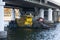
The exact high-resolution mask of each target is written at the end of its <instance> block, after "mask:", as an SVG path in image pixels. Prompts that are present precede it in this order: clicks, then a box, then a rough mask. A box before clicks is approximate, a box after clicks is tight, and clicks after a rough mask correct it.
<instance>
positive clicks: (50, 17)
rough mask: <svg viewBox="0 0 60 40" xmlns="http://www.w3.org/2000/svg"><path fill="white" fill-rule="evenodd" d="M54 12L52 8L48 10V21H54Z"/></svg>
mask: <svg viewBox="0 0 60 40" xmlns="http://www.w3.org/2000/svg"><path fill="white" fill-rule="evenodd" d="M52 13H53V10H52V9H51V8H49V9H48V21H51V22H52V21H53V15H52Z"/></svg>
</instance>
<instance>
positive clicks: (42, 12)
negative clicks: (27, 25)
mask: <svg viewBox="0 0 60 40" xmlns="http://www.w3.org/2000/svg"><path fill="white" fill-rule="evenodd" d="M39 16H40V17H41V18H44V9H40V12H39Z"/></svg>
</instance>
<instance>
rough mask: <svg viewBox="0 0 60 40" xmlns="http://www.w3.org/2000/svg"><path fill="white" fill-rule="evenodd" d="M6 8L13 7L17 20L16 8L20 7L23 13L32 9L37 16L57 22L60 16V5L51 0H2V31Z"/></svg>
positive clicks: (0, 19) (0, 16) (12, 14)
mask: <svg viewBox="0 0 60 40" xmlns="http://www.w3.org/2000/svg"><path fill="white" fill-rule="evenodd" d="M4 8H11V16H12V17H11V18H12V20H15V9H19V10H20V11H19V12H20V13H19V14H21V15H24V14H23V13H22V12H23V11H24V12H27V10H29V11H30V10H31V9H32V10H31V11H32V12H34V16H35V17H37V16H39V17H42V18H47V20H48V21H50V22H56V21H57V18H58V17H59V16H60V5H57V4H55V3H53V2H51V1H50V0H0V31H4Z"/></svg>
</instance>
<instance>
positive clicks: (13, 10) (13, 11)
mask: <svg viewBox="0 0 60 40" xmlns="http://www.w3.org/2000/svg"><path fill="white" fill-rule="evenodd" d="M11 20H12V21H13V20H15V9H14V8H12V9H11Z"/></svg>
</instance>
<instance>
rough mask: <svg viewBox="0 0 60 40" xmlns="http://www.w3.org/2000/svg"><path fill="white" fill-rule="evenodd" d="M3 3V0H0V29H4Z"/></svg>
mask: <svg viewBox="0 0 60 40" xmlns="http://www.w3.org/2000/svg"><path fill="white" fill-rule="evenodd" d="M4 5H5V2H3V1H2V0H0V31H4Z"/></svg>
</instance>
